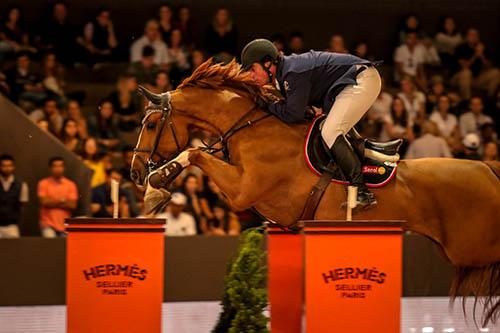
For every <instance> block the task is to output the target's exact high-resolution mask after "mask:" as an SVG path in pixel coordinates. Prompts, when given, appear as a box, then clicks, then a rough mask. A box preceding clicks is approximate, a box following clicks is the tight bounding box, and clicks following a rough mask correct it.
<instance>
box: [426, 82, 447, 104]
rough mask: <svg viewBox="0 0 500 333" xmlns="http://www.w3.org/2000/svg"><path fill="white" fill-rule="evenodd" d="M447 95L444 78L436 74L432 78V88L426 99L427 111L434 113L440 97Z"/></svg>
mask: <svg viewBox="0 0 500 333" xmlns="http://www.w3.org/2000/svg"><path fill="white" fill-rule="evenodd" d="M443 95H445V91H444V84H443V79H442V78H441V77H439V76H435V77H433V78H432V80H431V89H430V92H429V93H428V94H427V98H426V101H425V111H426V112H427V113H432V112H433V111H434V110H435V109H436V108H437V105H438V102H439V97H441V96H443Z"/></svg>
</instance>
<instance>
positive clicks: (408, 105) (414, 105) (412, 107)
mask: <svg viewBox="0 0 500 333" xmlns="http://www.w3.org/2000/svg"><path fill="white" fill-rule="evenodd" d="M398 97H399V98H401V100H402V101H403V103H404V104H405V109H406V112H408V116H409V117H410V119H411V120H412V122H415V120H416V119H417V115H418V112H419V111H420V110H421V109H422V108H423V107H424V105H425V95H424V94H423V93H422V92H420V91H415V93H414V98H412V99H410V98H409V97H408V96H407V95H406V94H405V93H403V92H399V93H398Z"/></svg>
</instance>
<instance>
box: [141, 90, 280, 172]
mask: <svg viewBox="0 0 500 333" xmlns="http://www.w3.org/2000/svg"><path fill="white" fill-rule="evenodd" d="M255 110H257V105H255V106H253V107H252V108H251V109H250V110H249V111H247V112H246V113H245V114H244V115H243V116H241V117H240V118H239V119H238V120H237V121H236V123H234V124H233V125H232V126H231V127H230V128H229V130H227V131H226V132H225V133H223V134H222V135H220V136H219V137H218V139H217V140H216V141H214V142H213V143H211V144H206V143H205V142H203V144H204V147H201V148H200V149H201V150H202V151H205V152H207V153H209V154H215V153H218V152H221V151H222V153H223V154H224V159H225V160H227V161H229V159H230V156H229V150H228V148H227V146H228V141H229V139H230V138H231V137H232V136H233V135H235V134H236V133H238V132H239V131H241V130H243V129H245V128H247V127H250V126H252V125H255V124H256V123H258V122H260V121H262V120H264V119H266V118H268V117H270V116H271V114H266V115H264V116H262V117H260V118H257V119H255V120H246V119H247V118H248V117H249V116H250V115H251V114H252V113H253V112H254V111H255ZM154 113H161V118H160V123H159V125H158V128H159V130H158V133H156V137H155V139H154V141H153V146H152V147H151V148H137V147H136V148H134V153H149V156H148V159H147V160H146V163H145V164H146V165H147V167H148V171H149V172H152V171H154V170H155V169H157V168H159V167H161V166H163V165H165V164H166V163H168V162H169V161H171V160H172V159H174V158H175V157H176V156H177V155H179V154H180V153H181V152H182V151H183V150H184V149H185V148H186V147H185V146H184V147H181V145H180V143H179V139H178V136H177V131H176V127H175V124H174V121H173V120H172V97H171V95H170V93H169V92H167V93H165V94H162V102H161V104H160V105H158V104H153V103H152V102H150V103H149V105H148V106H147V107H146V109H145V115H144V118H143V120H142V127H143V128H144V126H147V125H146V123H147V120H148V118H149V116H151V115H152V114H154ZM165 124H168V127H169V129H170V132H171V134H172V137H173V139H174V141H175V145H176V151H175V152H174V153H172V154H170V155H169V156H167V157H165V156H163V155H162V154H160V153H159V152H158V146H159V144H160V141H161V138H162V135H163V132H164V128H165ZM217 144H221V147H220V148H215V147H214V146H215V145H217ZM155 156H158V157H159V158H160V159H159V160H158V161H154V157H155ZM143 162H144V161H143Z"/></svg>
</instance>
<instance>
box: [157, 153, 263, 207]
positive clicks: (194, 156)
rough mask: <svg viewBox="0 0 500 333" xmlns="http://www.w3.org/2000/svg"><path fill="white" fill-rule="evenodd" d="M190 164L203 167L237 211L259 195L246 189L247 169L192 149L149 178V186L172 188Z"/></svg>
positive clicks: (251, 202) (249, 205)
mask: <svg viewBox="0 0 500 333" xmlns="http://www.w3.org/2000/svg"><path fill="white" fill-rule="evenodd" d="M189 165H195V166H197V167H199V168H200V169H201V170H203V172H205V174H207V175H208V176H209V177H210V179H212V181H214V182H215V184H216V185H217V186H218V187H219V188H220V190H221V191H222V193H224V195H225V196H226V197H227V199H228V201H229V205H230V206H231V207H232V208H233V209H236V210H244V209H247V208H250V207H251V206H252V204H253V202H254V201H255V200H257V199H258V194H254V195H253V194H252V193H251V192H249V191H248V190H250V187H249V186H246V187H244V186H243V182H244V179H245V177H244V173H243V169H242V168H240V167H237V166H234V165H230V164H228V163H226V162H224V161H222V160H220V159H218V158H216V157H214V156H212V155H210V154H207V153H205V152H202V151H200V150H199V149H188V150H186V151H184V152H182V153H181V154H179V156H177V157H176V158H175V159H173V160H172V161H170V162H169V163H167V164H166V165H164V166H163V167H161V168H159V169H158V170H156V171H155V172H153V173H152V174H151V175H149V177H148V180H149V184H150V185H151V186H153V187H155V188H165V187H168V186H169V185H170V184H171V183H172V181H173V180H174V179H175V178H176V177H177V176H179V174H180V173H181V172H182V170H183V169H184V168H186V167H187V166H189Z"/></svg>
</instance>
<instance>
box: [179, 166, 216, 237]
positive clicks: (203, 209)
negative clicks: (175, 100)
mask: <svg viewBox="0 0 500 333" xmlns="http://www.w3.org/2000/svg"><path fill="white" fill-rule="evenodd" d="M199 187H200V183H199V178H198V176H196V175H194V174H188V175H186V177H185V178H184V182H183V185H182V192H183V194H184V195H185V196H186V197H187V205H186V209H185V210H186V212H188V213H190V214H191V215H192V216H193V217H194V218H195V220H196V229H197V232H198V233H199V234H202V233H205V232H206V231H207V217H208V218H211V217H212V212H211V211H210V207H209V206H208V202H207V200H206V199H205V198H204V197H203V195H202V194H201V193H200V191H199Z"/></svg>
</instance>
